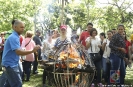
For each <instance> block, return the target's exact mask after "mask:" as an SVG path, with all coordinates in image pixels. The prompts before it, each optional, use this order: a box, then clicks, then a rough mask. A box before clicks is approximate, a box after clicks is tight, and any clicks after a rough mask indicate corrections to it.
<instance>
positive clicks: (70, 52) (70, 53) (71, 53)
mask: <svg viewBox="0 0 133 87" xmlns="http://www.w3.org/2000/svg"><path fill="white" fill-rule="evenodd" d="M59 58H60V59H61V60H63V61H67V58H69V59H70V60H73V61H77V62H72V61H70V62H69V64H68V66H69V68H75V67H77V66H78V65H79V64H84V63H85V60H84V57H83V56H81V57H80V55H79V54H78V52H77V50H76V49H75V48H74V47H73V46H72V45H68V47H67V49H66V50H63V51H62V52H60V55H59Z"/></svg>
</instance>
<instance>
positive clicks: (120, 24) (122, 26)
mask: <svg viewBox="0 0 133 87" xmlns="http://www.w3.org/2000/svg"><path fill="white" fill-rule="evenodd" d="M120 26H122V27H123V28H124V29H125V27H124V25H123V24H119V25H118V26H117V29H118V28H119V27H120Z"/></svg>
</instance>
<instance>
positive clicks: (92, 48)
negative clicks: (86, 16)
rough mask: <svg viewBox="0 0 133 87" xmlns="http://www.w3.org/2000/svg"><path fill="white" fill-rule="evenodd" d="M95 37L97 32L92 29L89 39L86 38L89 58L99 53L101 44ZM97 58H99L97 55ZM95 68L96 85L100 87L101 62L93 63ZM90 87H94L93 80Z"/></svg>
mask: <svg viewBox="0 0 133 87" xmlns="http://www.w3.org/2000/svg"><path fill="white" fill-rule="evenodd" d="M96 35H97V30H96V29H95V28H93V29H92V30H91V31H90V37H88V38H87V39H86V47H87V48H88V53H89V54H90V57H91V58H92V57H93V55H97V54H99V52H100V47H101V43H100V40H99V39H98V38H97V37H96ZM99 57H100V58H101V56H100V55H99ZM93 62H94V64H95V67H96V70H97V71H96V72H97V73H96V74H97V77H96V82H97V83H98V85H99V87H102V83H101V79H102V66H101V65H102V61H101V59H100V60H97V61H93ZM91 87H95V85H94V80H93V83H92V84H91Z"/></svg>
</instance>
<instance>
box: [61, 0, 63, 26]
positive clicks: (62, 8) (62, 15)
mask: <svg viewBox="0 0 133 87" xmlns="http://www.w3.org/2000/svg"><path fill="white" fill-rule="evenodd" d="M63 24H64V0H62V12H61V25H63Z"/></svg>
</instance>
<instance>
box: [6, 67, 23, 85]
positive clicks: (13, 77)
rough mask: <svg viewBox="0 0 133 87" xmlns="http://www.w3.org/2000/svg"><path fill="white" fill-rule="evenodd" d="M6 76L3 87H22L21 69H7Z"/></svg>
mask: <svg viewBox="0 0 133 87" xmlns="http://www.w3.org/2000/svg"><path fill="white" fill-rule="evenodd" d="M4 73H5V76H6V78H7V80H6V83H5V85H4V86H3V87H22V80H21V76H20V71H19V67H18V66H16V67H13V68H11V67H5V70H4Z"/></svg>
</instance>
